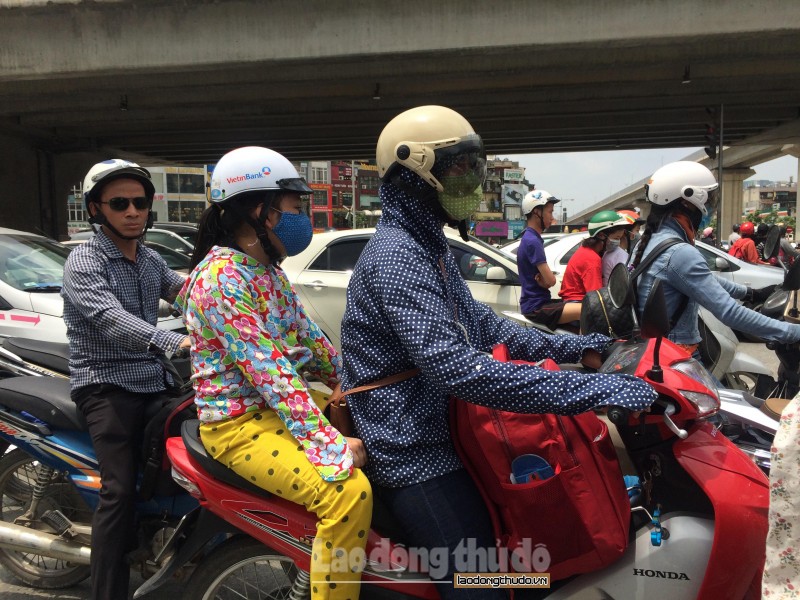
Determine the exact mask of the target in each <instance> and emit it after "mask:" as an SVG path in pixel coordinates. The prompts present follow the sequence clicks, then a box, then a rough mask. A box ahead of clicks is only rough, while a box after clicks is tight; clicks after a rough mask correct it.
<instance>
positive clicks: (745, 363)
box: [728, 350, 772, 377]
mask: <svg viewBox="0 0 800 600" xmlns="http://www.w3.org/2000/svg"><path fill="white" fill-rule="evenodd" d="M728 373H753V374H755V375H768V376H770V377H772V372H771V371H770V370H769V369H768V368H766V367H765V366H764V364H763V363H760V362H758V361H757V360H756V359H755V358H753V357H752V356H750V355H749V354H747V353H746V352H740V351H738V350H737V351H736V352H735V353H734V354H733V359H732V360H731V364H730V366H729V367H728Z"/></svg>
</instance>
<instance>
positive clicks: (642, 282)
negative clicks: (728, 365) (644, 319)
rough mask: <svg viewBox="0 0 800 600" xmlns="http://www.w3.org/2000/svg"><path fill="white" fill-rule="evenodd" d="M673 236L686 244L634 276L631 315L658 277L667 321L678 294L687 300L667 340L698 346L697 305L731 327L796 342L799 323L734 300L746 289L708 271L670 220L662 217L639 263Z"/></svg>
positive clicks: (678, 300)
mask: <svg viewBox="0 0 800 600" xmlns="http://www.w3.org/2000/svg"><path fill="white" fill-rule="evenodd" d="M676 237H677V238H679V239H681V240H683V241H685V242H687V243H686V244H675V245H674V246H670V247H669V248H667V249H666V250H664V251H663V253H662V254H661V256H659V257H658V258H656V259H655V260H654V261H653V262H652V263H651V264H650V266H649V267H648V268H647V270H646V272H645V273H642V274H641V275H640V276H639V280H638V282H637V294H638V306H637V312H638V314H639V316H640V317H641V314H642V310H643V309H644V303H645V301H646V300H647V295H648V294H649V293H650V290H651V289H652V287H653V283H654V282H655V279H656V278H658V279H660V280H661V281H662V287H663V289H664V296H665V299H666V302H667V311H668V313H669V315H670V318H672V319H673V320H675V315H674V313H675V312H676V311H677V310H678V308H679V307H680V305H681V303H682V302H683V298H684V296H686V297H688V299H689V301H688V303H687V304H686V308H685V310H684V311H683V314H682V315H680V316H679V317H678V318H677V320H676V322H675V324H674V326H673V328H672V331H671V332H670V334H669V339H670V340H672V341H673V342H675V343H677V344H697V343H699V342H700V331H699V330H698V328H697V311H698V308H699V306H698V305H702V306H703V307H704V308H706V309H708V310H709V311H710V312H711V313H712V314H713V315H714V316H715V317H717V318H718V319H719V320H720V321H722V322H723V323H725V324H726V325H727V326H728V327H730V328H731V329H736V330H738V331H743V332H745V333H751V334H754V335H759V336H761V337H762V338H764V339H767V340H774V341H779V342H785V343H790V342H795V341H798V340H800V325H794V324H791V323H785V322H783V321H777V320H775V319H770V318H769V317H766V316H764V315H762V314H761V313H757V312H755V311H753V310H750V309H748V308H746V307H744V306H742V305H741V304H739V303H738V302H736V301H735V300H734V298H736V299H741V298H744V296H745V294H746V293H747V287H746V286H743V285H740V284H738V283H733V282H732V281H729V280H727V279H722V278H721V277H716V276H715V275H714V274H713V273H712V272H711V271H710V270H709V268H708V263H707V262H706V259H705V258H704V257H703V255H702V254H701V253H700V251H699V250H698V249H697V248H695V247H694V246H693V245H691V244H689V243H688V238H687V236H686V233H685V232H684V231H683V229H682V228H681V226H680V225H679V224H678V223H677V222H676V221H675V220H673V219H668V220H667V221H665V222H664V224H663V225H662V226H661V228H660V229H659V231H658V232H656V233H654V234H653V236H652V237H651V238H650V243H648V244H647V248H645V251H644V255H643V256H642V259H644V258H645V257H647V255H648V254H649V253H650V252H651V251H652V250H653V248H655V247H656V246H658V245H659V244H660V243H661V242H663V241H664V240H666V239H669V238H676Z"/></svg>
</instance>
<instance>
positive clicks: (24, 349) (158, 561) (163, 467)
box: [0, 338, 197, 589]
mask: <svg viewBox="0 0 800 600" xmlns="http://www.w3.org/2000/svg"><path fill="white" fill-rule="evenodd" d="M67 356H68V355H67V347H66V344H55V343H50V342H39V341H31V340H23V339H12V338H9V339H6V340H4V341H3V344H2V348H0V455H1V458H0V509H2V510H1V511H0V519H2V520H0V563H2V564H3V566H5V567H6V568H7V569H8V571H9V572H10V573H12V574H13V575H14V577H16V578H17V579H19V580H20V581H22V582H23V583H24V584H26V585H29V586H31V587H36V588H45V589H53V588H64V587H69V586H72V585H75V584H77V583H79V582H81V581H82V580H84V579H86V578H87V577H88V576H89V561H90V555H91V550H90V547H91V520H92V514H93V512H94V509H95V507H96V506H97V503H98V499H99V496H98V493H99V491H100V486H101V481H100V472H99V469H98V465H97V459H96V458H95V454H94V450H93V448H92V441H91V439H90V437H89V433H88V431H87V429H86V424H85V422H84V419H83V416H82V415H81V414H80V412H79V411H78V410H77V407H76V406H75V404H74V403H73V402H72V400H71V399H70V389H69V379H68V377H67V375H66V373H67V372H68V371H67ZM193 398H194V394H193V392H191V391H187V392H184V393H181V394H176V395H175V396H174V397H172V398H168V399H165V400H164V402H163V403H162V404H161V405H159V406H155V405H154V406H153V414H152V415H150V417H151V418H150V419H148V428H147V431H146V432H145V434H144V438H145V444H144V448H143V454H142V470H141V474H140V478H139V502H138V505H137V517H138V518H137V524H138V538H139V548H138V549H137V550H136V551H134V552H132V553H131V554H130V555H129V560H130V562H131V567H132V568H133V569H136V570H138V571H140V572H141V574H142V575H143V576H144V577H148V576H149V575H152V574H153V573H155V572H157V571H158V570H159V568H160V567H161V565H162V563H163V562H165V561H166V560H167V558H168V556H166V553H165V552H163V549H164V548H165V547H167V542H168V541H169V539H170V537H171V535H172V534H173V532H174V531H175V528H176V527H177V525H178V523H179V522H180V520H181V518H182V517H183V516H184V515H185V514H187V513H188V512H189V511H190V510H192V509H193V508H194V507H195V506H196V505H197V502H196V501H195V500H194V499H193V498H192V497H191V496H189V495H188V494H187V493H185V492H184V491H183V490H182V489H181V488H179V487H178V486H177V485H175V484H174V482H173V481H172V479H171V477H170V474H169V468H168V462H167V461H166V458H165V456H164V452H163V448H164V441H165V439H166V436H165V433H167V434H168V435H175V433H174V432H175V431H177V430H179V427H180V422H182V419H183V418H184V417H189V418H193V416H194V411H193V410H192V404H193ZM176 428H177V429H176Z"/></svg>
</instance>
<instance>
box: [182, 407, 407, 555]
mask: <svg viewBox="0 0 800 600" xmlns="http://www.w3.org/2000/svg"><path fill="white" fill-rule="evenodd" d="M181 439H182V440H183V445H184V447H185V448H186V451H187V452H188V453H189V455H190V456H191V457H192V458H193V459H194V460H196V461H197V462H198V463H199V464H200V465H201V466H202V468H203V470H205V471H206V472H207V473H208V474H209V475H211V476H212V477H213V478H214V479H218V480H220V481H222V482H224V483H227V484H228V485H232V486H234V487H237V488H241V489H244V490H247V491H249V492H252V493H253V494H257V495H259V496H262V497H264V498H270V497H272V494H271V493H270V492H268V491H266V490H264V489H262V488H260V487H258V486H257V485H254V484H253V483H251V482H250V481H248V480H247V479H245V478H244V477H242V476H240V475H237V474H236V473H235V472H234V471H233V470H231V469H229V468H228V467H226V466H225V465H224V464H222V463H221V462H219V461H218V460H216V459H214V458H213V457H211V456H209V455H208V452H207V451H206V448H205V446H203V442H202V441H200V421H199V420H197V419H190V420H187V421H184V422H183V424H182V425H181ZM372 527H373V528H374V529H377V530H378V531H380V532H381V534H382V535H383V536H384V537H389V538H391V539H392V540H393V541H395V542H397V541H399V542H401V543H403V542H404V541H405V540H404V538H405V536H404V534H403V531H402V529H401V528H400V526H399V525H398V524H397V522H396V521H395V519H394V517H393V516H392V514H391V511H390V510H389V508H388V507H387V506H386V505H385V504H383V502H381V501H380V498H378V497H377V496H374V497H373V503H372Z"/></svg>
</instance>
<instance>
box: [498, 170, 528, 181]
mask: <svg viewBox="0 0 800 600" xmlns="http://www.w3.org/2000/svg"><path fill="white" fill-rule="evenodd" d="M523 179H525V169H503V181H509V182H511V183H522V180H523Z"/></svg>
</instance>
